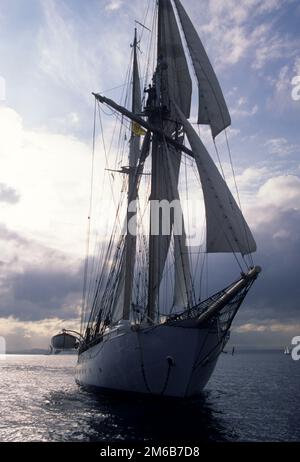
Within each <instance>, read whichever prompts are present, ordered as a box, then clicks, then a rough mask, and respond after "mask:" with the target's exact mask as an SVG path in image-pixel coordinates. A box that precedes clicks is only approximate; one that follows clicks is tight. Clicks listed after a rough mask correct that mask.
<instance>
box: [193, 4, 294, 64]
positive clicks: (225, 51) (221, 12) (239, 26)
mask: <svg viewBox="0 0 300 462" xmlns="http://www.w3.org/2000/svg"><path fill="white" fill-rule="evenodd" d="M292 3H293V0H291V1H289V0H287V1H285V2H282V1H279V0H270V1H266V2H261V1H260V0H250V1H249V0H242V1H240V2H239V3H238V4H237V2H236V1H235V0H229V1H226V2H221V1H219V0H210V1H209V2H208V9H207V13H206V14H207V22H206V24H204V25H203V24H202V25H201V29H202V31H203V32H204V34H207V36H208V39H209V47H210V48H211V50H212V52H213V55H215V56H216V59H215V61H216V64H217V66H218V67H219V68H220V69H222V68H224V67H227V66H228V65H234V64H237V63H238V62H239V61H241V59H244V58H248V59H249V60H250V61H251V64H252V67H253V68H254V69H261V68H263V67H264V66H265V65H266V64H267V63H268V62H269V61H272V60H277V59H280V58H286V57H287V56H295V55H296V54H297V51H296V50H297V49H299V41H297V40H295V39H293V38H292V37H291V36H290V35H289V34H286V35H283V34H279V33H278V31H277V23H276V20H274V13H275V12H278V11H279V10H280V9H284V8H289V5H290V4H292ZM195 13H196V11H195ZM270 13H273V17H272V19H270V17H269V16H268V15H269V14H270Z"/></svg>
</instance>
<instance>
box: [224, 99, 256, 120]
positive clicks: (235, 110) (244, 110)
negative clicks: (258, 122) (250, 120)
mask: <svg viewBox="0 0 300 462" xmlns="http://www.w3.org/2000/svg"><path fill="white" fill-rule="evenodd" d="M257 112H258V105H257V104H254V105H253V106H252V108H249V107H247V99H246V98H244V97H240V98H239V100H238V101H237V103H236V106H235V107H232V108H231V109H230V114H231V115H232V116H233V117H235V118H240V117H252V116H254V115H255V114H257Z"/></svg>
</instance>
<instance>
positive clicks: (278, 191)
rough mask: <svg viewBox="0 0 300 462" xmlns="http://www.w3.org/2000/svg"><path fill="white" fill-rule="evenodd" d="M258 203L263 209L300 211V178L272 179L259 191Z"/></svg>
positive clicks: (283, 177) (284, 177)
mask: <svg viewBox="0 0 300 462" xmlns="http://www.w3.org/2000/svg"><path fill="white" fill-rule="evenodd" d="M257 202H258V204H259V206H260V207H263V208H266V207H270V206H273V207H275V208H276V209H280V210H282V211H288V210H290V209H293V210H300V178H299V177H297V176H295V175H285V176H278V177H276V178H271V179H270V180H268V181H267V182H266V183H265V184H264V185H263V186H262V187H261V188H260V189H259V191H258V193H257Z"/></svg>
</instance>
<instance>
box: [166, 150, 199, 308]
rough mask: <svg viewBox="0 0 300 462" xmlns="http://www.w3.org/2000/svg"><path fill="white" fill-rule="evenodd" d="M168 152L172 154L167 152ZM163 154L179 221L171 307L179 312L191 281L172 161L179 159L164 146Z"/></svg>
mask: <svg viewBox="0 0 300 462" xmlns="http://www.w3.org/2000/svg"><path fill="white" fill-rule="evenodd" d="M169 150H171V151H172V152H169ZM165 153H166V159H167V166H168V171H169V181H170V188H171V190H172V193H173V194H172V196H173V198H174V199H175V200H176V201H177V207H178V217H175V219H177V220H180V222H179V223H175V224H174V227H173V237H174V269H175V281H174V301H173V306H174V307H175V308H176V309H178V310H180V309H182V308H186V307H188V306H189V305H190V304H191V300H192V280H191V272H190V261H189V254H188V247H187V243H186V232H185V226H184V219H183V212H182V208H181V205H180V198H179V193H178V177H177V178H176V176H175V172H174V168H173V164H174V159H176V157H177V160H179V161H180V160H181V157H180V156H179V153H178V152H177V153H176V151H175V149H174V148H168V147H167V145H166V144H165ZM177 225H179V227H180V229H177Z"/></svg>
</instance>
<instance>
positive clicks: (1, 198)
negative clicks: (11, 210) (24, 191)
mask: <svg viewBox="0 0 300 462" xmlns="http://www.w3.org/2000/svg"><path fill="white" fill-rule="evenodd" d="M19 201H20V195H19V193H18V192H17V191H16V190H15V189H13V188H11V187H10V186H7V185H5V184H3V183H0V202H6V203H8V204H17V203H18V202H19Z"/></svg>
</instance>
